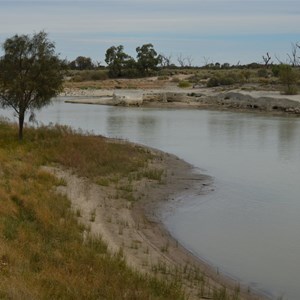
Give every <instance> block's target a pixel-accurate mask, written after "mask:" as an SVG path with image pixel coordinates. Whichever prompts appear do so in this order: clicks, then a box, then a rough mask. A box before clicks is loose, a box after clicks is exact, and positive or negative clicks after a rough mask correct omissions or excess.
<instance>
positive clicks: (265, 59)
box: [262, 52, 271, 67]
mask: <svg viewBox="0 0 300 300" xmlns="http://www.w3.org/2000/svg"><path fill="white" fill-rule="evenodd" d="M262 58H263V60H264V63H265V67H267V66H268V65H269V62H270V60H271V56H270V55H269V52H267V55H266V56H264V55H263V56H262Z"/></svg>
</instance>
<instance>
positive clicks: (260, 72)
mask: <svg viewBox="0 0 300 300" xmlns="http://www.w3.org/2000/svg"><path fill="white" fill-rule="evenodd" d="M257 76H258V77H260V78H267V77H268V76H269V73H268V71H267V70H266V69H259V70H258V71H257Z"/></svg>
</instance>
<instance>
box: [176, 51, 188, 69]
mask: <svg viewBox="0 0 300 300" xmlns="http://www.w3.org/2000/svg"><path fill="white" fill-rule="evenodd" d="M177 61H178V63H179V66H180V67H181V68H184V67H185V61H186V57H183V56H182V53H180V54H179V55H178V56H177Z"/></svg>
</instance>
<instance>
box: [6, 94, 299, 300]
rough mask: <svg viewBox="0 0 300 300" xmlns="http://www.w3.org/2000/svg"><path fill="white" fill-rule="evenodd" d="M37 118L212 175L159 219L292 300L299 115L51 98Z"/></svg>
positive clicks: (235, 271) (196, 248) (207, 256)
mask: <svg viewBox="0 0 300 300" xmlns="http://www.w3.org/2000/svg"><path fill="white" fill-rule="evenodd" d="M1 113H2V114H4V115H9V113H8V112H7V111H6V112H3V111H1ZM37 120H38V121H39V122H43V123H44V124H48V123H50V122H52V123H60V124H66V125H70V126H72V127H74V128H81V129H83V130H88V131H93V132H94V133H96V134H102V135H105V136H109V137H119V138H123V139H128V140H130V141H134V142H138V143H142V144H144V145H148V146H151V147H155V148H158V149H161V150H163V151H167V152H171V153H173V154H175V155H178V156H179V157H180V158H183V159H184V160H186V161H188V162H189V163H191V164H193V165H194V166H195V167H198V168H199V170H200V171H201V172H204V173H206V174H208V175H210V176H212V177H213V178H214V183H213V187H212V188H213V189H214V191H212V192H210V193H209V194H208V195H206V196H203V195H202V196H199V195H189V197H185V198H184V199H180V198H179V199H175V202H176V205H175V206H174V207H175V208H174V209H173V210H172V213H167V212H166V213H165V214H164V215H163V216H164V218H163V219H164V220H163V221H164V223H165V224H166V225H167V227H168V229H169V230H170V231H171V233H172V234H173V235H174V236H175V237H176V238H177V239H178V240H180V242H181V243H182V244H184V245H185V246H186V247H187V248H188V249H190V250H191V251H192V252H193V253H195V254H196V255H198V256H199V257H201V258H202V259H204V260H206V261H208V262H209V263H211V264H212V265H213V266H214V267H216V268H218V269H219V270H220V271H221V272H223V273H225V274H228V275H230V276H232V277H234V278H237V279H238V280H240V281H241V282H242V283H244V284H246V285H249V286H250V287H251V288H252V289H256V290H259V291H263V292H266V293H268V294H269V295H271V296H272V297H273V298H277V297H280V296H283V299H299V295H300V284H299V274H300V217H299V215H300V196H299V195H300V119H298V118H285V117H273V116H263V115H256V114H247V113H230V112H216V111H200V110H184V109H180V110H176V109H163V110H162V109H145V108H121V107H107V106H93V105H82V104H66V103H63V102H62V101H61V100H59V99H58V100H57V101H55V102H54V105H52V106H49V107H47V108H45V109H43V110H42V111H41V112H38V113H37ZM25 138H26V132H25ZM168 212H169V210H168Z"/></svg>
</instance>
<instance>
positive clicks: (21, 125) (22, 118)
mask: <svg viewBox="0 0 300 300" xmlns="http://www.w3.org/2000/svg"><path fill="white" fill-rule="evenodd" d="M24 115H25V114H24V113H20V114H19V141H22V140H23V125H24Z"/></svg>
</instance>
